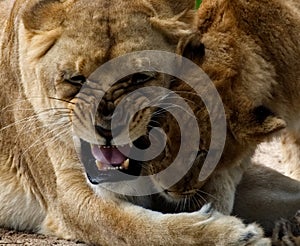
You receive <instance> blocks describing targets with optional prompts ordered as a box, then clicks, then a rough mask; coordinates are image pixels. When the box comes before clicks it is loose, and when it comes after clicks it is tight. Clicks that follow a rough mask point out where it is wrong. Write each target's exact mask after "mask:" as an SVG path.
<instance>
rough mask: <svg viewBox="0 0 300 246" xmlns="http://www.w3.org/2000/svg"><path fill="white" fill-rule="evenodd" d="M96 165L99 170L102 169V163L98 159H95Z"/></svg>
mask: <svg viewBox="0 0 300 246" xmlns="http://www.w3.org/2000/svg"><path fill="white" fill-rule="evenodd" d="M96 166H97V168H98V170H99V171H101V170H103V168H104V165H103V164H102V163H101V162H100V161H98V160H97V161H96Z"/></svg>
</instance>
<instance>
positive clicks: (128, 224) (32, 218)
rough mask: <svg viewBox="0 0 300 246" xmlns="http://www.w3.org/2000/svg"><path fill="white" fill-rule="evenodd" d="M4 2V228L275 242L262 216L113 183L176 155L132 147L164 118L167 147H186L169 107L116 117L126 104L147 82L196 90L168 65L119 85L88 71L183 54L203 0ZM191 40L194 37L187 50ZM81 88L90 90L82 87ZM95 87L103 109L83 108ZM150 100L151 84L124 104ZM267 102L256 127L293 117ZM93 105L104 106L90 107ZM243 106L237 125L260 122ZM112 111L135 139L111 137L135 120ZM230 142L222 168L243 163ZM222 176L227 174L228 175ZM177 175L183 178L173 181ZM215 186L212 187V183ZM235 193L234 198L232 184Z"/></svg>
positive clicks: (85, 237)
mask: <svg viewBox="0 0 300 246" xmlns="http://www.w3.org/2000/svg"><path fill="white" fill-rule="evenodd" d="M0 7H1V8H0V14H1V19H0V23H1V39H0V40H1V51H0V52H1V53H0V78H1V82H0V83H1V90H0V105H1V117H0V119H1V120H0V129H1V134H0V136H1V142H0V146H1V154H0V171H1V172H0V190H1V193H0V200H1V203H0V225H1V226H3V227H8V228H14V229H17V230H27V231H34V232H38V233H43V234H47V235H55V236H58V237H61V238H67V239H75V240H80V241H84V242H87V243H91V244H96V245H187V244H193V245H269V243H270V242H269V240H268V239H265V238H263V231H262V229H261V228H260V227H259V226H258V225H256V224H250V225H245V224H244V223H243V222H242V221H241V220H239V219H238V218H236V217H233V216H228V215H222V214H221V213H219V212H217V211H216V210H212V209H211V206H209V205H205V206H203V207H202V208H201V210H199V211H196V212H191V213H178V214H170V213H166V214H164V213H161V212H160V211H157V212H156V211H154V210H150V209H151V208H152V206H153V209H155V210H163V208H161V207H159V206H158V204H159V200H156V199H160V197H163V196H164V197H166V196H168V199H172V198H174V193H172V192H169V191H166V192H164V194H163V195H162V196H160V195H159V196H158V197H157V196H154V197H152V196H151V195H150V196H147V197H131V196H126V195H125V196H123V195H120V194H117V193H116V192H114V188H116V189H117V188H118V189H120V185H118V183H120V184H121V186H122V187H121V189H124V190H126V188H127V186H126V184H127V183H129V182H130V181H131V180H125V179H124V180H121V182H118V181H119V179H123V178H124V177H129V178H130V179H132V178H135V179H138V178H139V177H140V175H144V176H145V175H149V174H153V172H156V171H157V170H155V169H156V168H157V167H158V169H160V167H159V165H160V164H162V163H170V160H169V158H171V159H172V157H170V155H167V152H166V151H165V152H162V154H161V155H159V156H157V158H156V159H154V160H153V162H152V161H151V160H145V161H144V162H140V161H136V160H134V159H130V158H128V156H129V152H131V149H133V148H134V147H138V148H139V149H144V148H147V147H149V141H150V140H153V139H152V138H151V135H149V134H148V133H149V131H150V130H151V128H153V129H154V128H155V126H156V124H158V125H160V126H161V127H162V128H163V129H164V130H165V133H166V134H165V138H166V139H167V140H166V150H168V151H169V152H168V154H170V153H171V154H172V153H173V152H176V150H177V149H178V141H177V133H176V132H174V129H177V126H176V125H175V126H174V125H173V124H175V123H174V121H173V120H170V121H166V119H167V117H168V113H167V112H166V113H165V112H161V110H160V109H158V110H157V109H156V108H155V107H145V108H142V109H141V110H137V112H136V113H135V114H134V117H132V118H130V123H128V122H127V121H126V119H127V117H128V115H127V111H126V110H123V111H122V112H121V113H119V114H118V115H117V116H115V115H114V114H113V111H114V110H115V109H116V108H117V106H118V105H119V104H120V102H122V100H123V99H124V98H126V96H128V95H129V94H130V93H131V92H133V91H134V90H136V89H139V88H142V87H151V88H152V87H163V88H165V89H173V90H174V91H176V90H179V92H178V94H180V93H181V92H182V97H183V98H186V100H187V101H189V98H188V97H185V96H184V95H185V89H184V85H183V84H184V83H183V84H182V83H181V82H180V81H178V80H176V79H174V78H173V77H172V76H169V75H167V74H160V73H153V72H152V71H151V72H149V71H139V72H137V73H134V74H130V75H129V76H127V77H124V78H119V80H118V81H117V83H114V84H112V83H111V82H110V81H111V80H113V79H114V78H115V77H114V76H115V75H114V74H110V73H108V74H105V76H104V75H103V74H100V76H96V77H93V76H92V77H91V75H92V74H93V72H94V71H95V70H96V69H97V68H98V67H99V66H101V65H103V64H105V63H106V62H108V61H110V60H112V59H113V58H116V57H119V56H122V55H125V54H128V53H131V52H134V51H142V50H160V51H164V52H166V51H168V52H175V50H176V49H177V48H176V47H177V44H178V42H179V40H186V39H188V40H190V39H189V37H190V35H193V32H194V29H193V24H194V21H193V18H194V14H195V11H194V9H193V8H194V1H176V2H172V1H165V0H149V1H146V0H141V1H131V0H124V1H115V0H96V1H84V0H66V1H61V0H60V1H59V0H27V1H26V0H15V1H1V2H0ZM203 27H205V23H203ZM179 43H181V44H182V43H184V41H181V42H179ZM203 43H204V44H205V42H204V41H203ZM179 46H180V45H179ZM200 46H201V45H200ZM205 46H207V47H206V49H207V48H208V47H209V46H208V45H207V44H205ZM189 47H190V46H188V45H187V42H186V43H185V49H184V50H185V51H186V52H184V53H185V54H184V55H186V56H187V57H189V50H188V48H189ZM202 48H203V47H202ZM177 50H179V49H177ZM208 50H209V49H208ZM206 53H207V51H206ZM211 57H213V56H211ZM189 58H191V59H192V58H193V57H189ZM217 58H218V56H216V59H217ZM211 59H213V58H211ZM143 62H147V59H146V60H139V59H137V60H136V61H135V63H132V64H131V63H129V64H124V65H129V67H130V66H135V67H137V69H138V68H139V66H140V64H143ZM196 62H197V61H196ZM224 62H225V60H224ZM150 65H151V64H150ZM256 65H257V66H255V68H256V67H258V68H265V67H264V65H265V63H263V62H262V63H259V64H256ZM220 66H222V64H220ZM149 67H151V66H149ZM120 69H121V68H120ZM204 70H205V69H204ZM207 72H208V74H210V73H209V71H207ZM230 74H231V73H230V71H228V76H229V75H230ZM102 75H103V76H102ZM110 76H111V77H110ZM222 76H223V74H221V75H220V77H222ZM94 78H96V80H93V79H94ZM213 79H214V81H216V79H217V78H213ZM249 79H250V78H249ZM177 83H179V84H177ZM83 88H85V89H86V90H87V91H88V92H89V93H88V94H85V92H86V91H85V90H83ZM82 90H83V91H82ZM95 91H97V93H98V92H99V91H100V92H99V93H100V94H101V93H102V94H101V95H102V96H103V97H102V100H101V101H100V103H99V105H96V107H95V108H93V109H91V108H86V106H90V107H92V106H95V105H94V104H92V103H91V101H93V100H97V97H95V95H99V94H97V93H95ZM103 91H104V92H106V93H104V94H103ZM149 92H150V94H151V90H150V91H148V93H149ZM249 93H250V95H251V90H249ZM192 94H193V93H192ZM221 94H222V93H221ZM188 95H189V94H188ZM156 96H157V97H163V98H164V97H165V95H159V94H158V95H156ZM145 98H146V95H145V94H144V93H140V94H134V96H133V98H132V97H130V98H129V99H130V100H125V103H124V104H123V107H124V108H123V109H128V110H129V109H132V108H133V109H132V111H133V112H135V110H136V109H139V108H138V106H141V105H143V103H145V101H147V100H146V99H147V98H146V99H145ZM89 100H91V101H89ZM132 100H134V101H133V102H134V103H133V102H132ZM195 100H196V99H195ZM197 100H198V101H199V105H198V106H197V107H196V108H195V109H194V112H195V113H196V116H197V117H199V122H200V123H199V125H200V126H201V120H202V119H203V122H206V115H207V114H206V112H202V111H201V110H198V107H199V108H201V105H202V103H201V102H200V101H201V100H200V99H197ZM247 102H249V101H247ZM250 102H251V101H250ZM249 104H250V105H252V104H251V103H249ZM193 105H195V104H194V103H193ZM225 105H227V104H225ZM236 106H238V104H237V105H236ZM245 106H248V104H246V105H245ZM255 106H256V105H255ZM257 106H261V105H260V104H259V105H257ZM267 106H268V105H266V106H264V107H262V108H259V107H258V109H262V111H263V113H262V116H261V117H260V118H259V119H260V120H261V121H259V123H261V124H262V126H261V125H259V124H255V129H256V130H258V132H257V135H258V136H255V137H259V139H261V138H263V137H260V136H261V135H264V134H265V133H271V132H272V133H273V132H274V131H276V130H279V129H282V128H283V127H284V126H285V124H284V122H283V120H281V119H277V118H276V119H275V121H273V117H271V114H268V115H267V117H264V112H265V111H266V112H269V111H268V110H266V109H265V107H266V108H267ZM87 109H88V110H87ZM91 110H93V111H94V112H95V115H90V114H89V111H91ZM270 110H272V109H270ZM257 111H260V110H257ZM197 112H198V114H197ZM247 112H248V111H247V110H246V112H245V113H244V115H245V116H247ZM202 113H203V114H202ZM157 116H158V117H157ZM242 116H243V114H242V115H241V116H240V115H239V114H237V115H236V119H237V121H236V125H232V126H231V127H233V128H236V129H237V128H238V127H240V124H245V127H246V130H249V129H251V128H250V126H252V125H251V124H252V123H253V121H251V120H252V116H249V117H245V118H243V117H242ZM112 117H117V118H119V120H118V121H117V122H121V123H122V122H125V123H128V124H129V126H128V128H129V135H130V139H131V142H122V139H121V138H120V139H121V140H119V139H118V138H117V140H116V139H115V138H114V137H115V136H113V133H114V134H116V135H122V133H123V132H124V131H125V130H124V129H125V128H126V126H127V125H126V124H125V123H124V124H121V123H120V124H119V125H117V126H116V127H115V129H111V122H112ZM156 117H157V118H156ZM164 117H166V118H165V120H164ZM269 117H270V118H269ZM261 118H262V119H261ZM240 119H244V121H240ZM266 119H267V120H266ZM247 120H250V123H249V122H248V121H247ZM265 122H266V123H265ZM273 122H275V123H276V124H275V125H273V124H272V123H273ZM264 123H265V124H264ZM264 129H265V130H264ZM251 136H252V135H251V134H250V133H249V132H248V131H246V132H242V131H241V133H240V135H238V137H240V138H243V137H244V138H245V140H248V139H250V138H251ZM150 142H151V141H150ZM118 143H120V144H118ZM206 145H207V143H206V142H204V143H203V142H201V145H200V147H201V149H199V150H195V151H197V158H196V162H195V164H194V165H193V166H192V169H191V172H188V174H193V171H194V170H196V171H198V169H199V166H198V164H199V165H200V166H201V162H202V161H203V158H204V157H205V156H204V155H205V151H206V147H207V146H206ZM229 147H230V146H229ZM229 147H228V148H225V152H226V151H228V152H226V153H227V154H228V156H227V157H226V158H228V160H231V161H233V162H234V163H231V164H230V165H229V163H228V164H226V163H225V164H220V165H219V167H218V170H223V171H224V169H225V171H226V170H228V172H230V170H231V168H233V169H236V168H237V169H239V168H240V167H239V166H238V164H239V162H237V163H235V160H234V159H231V157H230V156H229V155H230V154H231V153H238V152H239V149H234V150H230V148H229ZM241 147H243V146H242V144H241ZM126 153H127V154H128V156H127V155H126ZM224 156H225V155H224ZM226 158H225V159H224V157H223V159H221V161H224V160H226ZM182 166H183V168H184V163H183V165H182ZM153 167H155V168H153ZM222 168H223V169H222ZM223 171H220V172H223ZM214 175H215V174H214V173H213V174H211V176H210V180H209V181H208V180H206V181H203V183H204V184H205V185H207V186H209V184H210V183H211V184H212V186H213V187H215V188H216V189H217V190H216V193H218V194H222V191H221V190H222V189H221V188H222V183H220V184H221V185H220V188H218V187H219V186H218V185H216V183H215V181H217V180H218V178H217V177H219V176H220V175H217V174H216V175H215V177H216V179H214V178H212V177H214ZM236 177H237V178H235V180H236V181H235V182H234V183H233V186H234V187H235V185H236V184H237V183H239V179H240V177H241V175H240V172H238V175H237V176H236ZM225 178H226V177H225ZM193 180H197V179H196V178H193ZM220 180H222V182H223V177H220ZM163 182H164V180H159V182H158V180H152V182H150V183H148V185H149V186H150V187H152V186H153V187H154V188H157V186H158V185H160V184H162V183H163ZM180 182H183V181H182V180H181V181H179V183H178V184H177V185H176V184H175V186H174V187H178V185H179V184H180ZM202 186H203V184H201V186H199V187H197V188H199V189H200V188H201V187H202ZM225 189H226V192H228V191H227V188H226V187H225ZM209 192H211V193H212V196H213V192H214V189H212V190H210V191H209ZM229 193H230V196H231V197H233V195H234V193H232V191H231V190H230V191H229ZM232 194H233V195H232ZM152 198H153V200H152ZM174 199H175V198H174ZM223 199H224V200H226V199H227V197H226V196H225V197H224V198H223ZM230 199H231V198H230ZM152 202H153V204H152ZM133 203H135V204H137V205H134V204H133ZM216 204H217V203H216ZM218 204H223V203H222V201H219V203H218ZM230 204H231V205H230V206H229V208H228V206H227V205H226V206H225V208H224V209H222V208H221V207H220V209H219V206H218V205H215V206H214V205H213V207H215V208H216V209H219V210H220V211H221V212H223V211H222V210H224V211H225V210H226V211H227V210H231V209H232V205H233V201H230ZM138 205H142V206H138ZM202 205H203V204H202ZM202 205H201V206H202ZM220 206H221V205H220ZM143 207H146V208H143ZM149 208H150V209H149ZM199 208H200V206H199ZM182 210H185V209H184V208H183V209H182ZM170 211H171V210H170ZM163 212H169V211H168V210H167V211H163ZM227 213H229V212H227Z"/></svg>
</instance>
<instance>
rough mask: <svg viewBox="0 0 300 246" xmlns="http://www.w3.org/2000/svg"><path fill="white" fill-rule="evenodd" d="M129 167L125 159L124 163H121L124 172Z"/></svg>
mask: <svg viewBox="0 0 300 246" xmlns="http://www.w3.org/2000/svg"><path fill="white" fill-rule="evenodd" d="M128 167H129V159H127V160H126V161H124V162H123V164H122V168H124V169H125V170H127V169H128Z"/></svg>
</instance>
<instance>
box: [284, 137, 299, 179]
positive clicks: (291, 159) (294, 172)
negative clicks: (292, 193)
mask: <svg viewBox="0 0 300 246" xmlns="http://www.w3.org/2000/svg"><path fill="white" fill-rule="evenodd" d="M282 149H283V163H284V165H286V167H285V170H286V172H285V174H286V175H287V176H289V177H291V178H293V179H296V180H299V181H300V135H299V134H296V133H293V132H285V133H284V134H282Z"/></svg>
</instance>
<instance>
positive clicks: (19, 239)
mask: <svg viewBox="0 0 300 246" xmlns="http://www.w3.org/2000/svg"><path fill="white" fill-rule="evenodd" d="M281 157H282V154H281V151H280V144H279V143H278V141H273V142H271V143H268V144H262V145H261V146H259V148H258V150H257V153H256V154H255V156H254V160H255V161H258V162H259V163H263V164H265V165H268V166H270V167H271V166H274V165H275V166H276V167H277V169H280V160H281ZM7 245H9V246H14V245H25V246H31V245H37V246H50V245H58V246H60V245H67V246H71V245H72V246H74V245H77V246H78V245H80V246H83V245H86V244H83V243H78V242H70V241H66V240H59V239H57V238H51V237H45V236H42V235H35V234H26V233H17V232H14V231H7V230H3V229H0V246H7Z"/></svg>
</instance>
